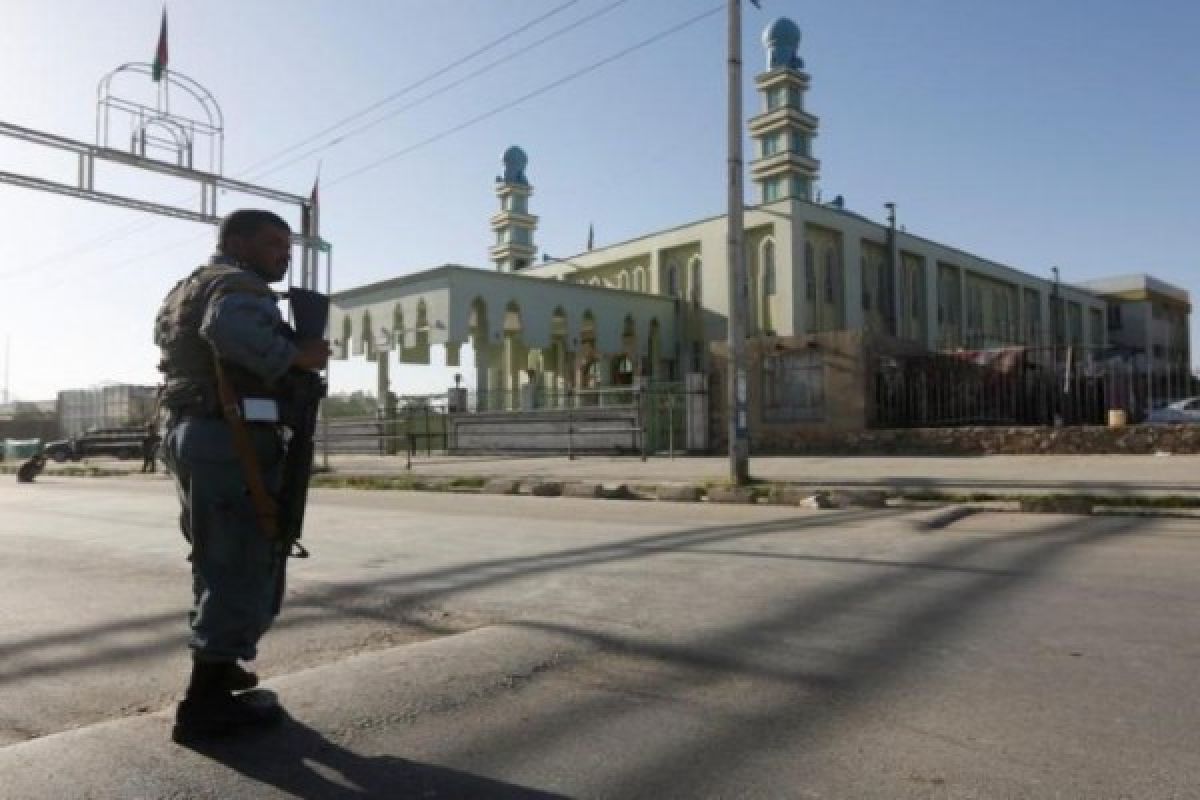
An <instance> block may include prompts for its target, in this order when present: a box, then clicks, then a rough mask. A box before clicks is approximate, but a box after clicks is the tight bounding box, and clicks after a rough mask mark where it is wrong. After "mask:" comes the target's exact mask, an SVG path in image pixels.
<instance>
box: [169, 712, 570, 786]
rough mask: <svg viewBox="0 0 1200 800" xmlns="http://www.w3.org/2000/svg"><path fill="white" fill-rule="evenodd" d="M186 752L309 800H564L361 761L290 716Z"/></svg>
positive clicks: (447, 772) (375, 759) (403, 763)
mask: <svg viewBox="0 0 1200 800" xmlns="http://www.w3.org/2000/svg"><path fill="white" fill-rule="evenodd" d="M187 746H188V748H189V749H191V750H193V751H195V752H197V753H199V754H201V755H203V756H206V757H208V758H211V759H212V760H214V761H217V762H219V763H221V764H224V765H225V766H227V767H229V768H230V769H233V770H236V771H237V772H239V773H241V774H242V775H245V776H246V777H248V778H250V779H252V780H255V781H258V782H259V783H262V784H264V785H267V786H273V787H275V788H277V789H280V790H282V791H284V792H288V793H290V794H291V795H294V796H295V797H300V798H305V800H318V798H331V800H346V799H347V798H355V800H362V799H363V798H375V797H379V798H410V797H411V798H439V797H444V798H456V800H457V798H489V799H490V798H502V799H504V798H507V800H551V798H563V797H565V795H559V794H554V793H552V792H544V791H541V790H538V789H529V788H525V787H521V786H515V785H513V784H509V783H504V782H502V781H496V780H492V779H490V778H484V777H480V776H478V775H471V774H470V773H466V772H460V771H458V770H454V769H449V768H447V767H438V766H434V765H431V764H422V763H420V762H416V761H409V760H407V759H404V758H397V757H395V756H361V755H359V754H357V753H354V752H352V751H350V750H347V749H346V748H344V747H342V746H341V745H338V744H335V743H334V742H331V741H329V739H327V738H325V736H324V735H322V734H321V733H320V732H318V731H316V730H314V729H312V728H310V727H309V726H307V725H305V724H304V723H302V722H300V721H299V720H296V719H295V718H293V717H290V716H289V717H287V718H285V720H284V722H283V723H282V724H281V725H280V726H279V727H277V728H272V729H270V730H268V731H261V732H258V733H253V734H246V735H241V736H235V737H231V738H229V739H220V740H214V741H211V742H206V743H204V744H190V745H187Z"/></svg>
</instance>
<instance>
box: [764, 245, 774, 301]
mask: <svg viewBox="0 0 1200 800" xmlns="http://www.w3.org/2000/svg"><path fill="white" fill-rule="evenodd" d="M762 282H763V294H764V295H766V296H767V297H771V296H772V295H774V294H775V243H774V242H773V241H771V240H770V239H768V240H767V241H766V243H765V244H763V248H762Z"/></svg>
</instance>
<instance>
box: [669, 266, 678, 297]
mask: <svg viewBox="0 0 1200 800" xmlns="http://www.w3.org/2000/svg"><path fill="white" fill-rule="evenodd" d="M667 294H668V295H670V296H671V297H678V296H679V267H678V266H677V265H675V264H668V265H667Z"/></svg>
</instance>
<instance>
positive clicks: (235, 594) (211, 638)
mask: <svg viewBox="0 0 1200 800" xmlns="http://www.w3.org/2000/svg"><path fill="white" fill-rule="evenodd" d="M171 422H172V423H173V424H171V427H170V429H169V430H168V432H167V435H166V437H165V438H164V440H163V446H164V459H163V460H164V461H166V463H167V466H168V467H169V469H170V471H171V474H172V475H173V476H174V478H175V486H176V489H177V491H178V493H179V499H180V504H181V506H182V511H181V515H180V525H181V527H182V528H183V532H184V535H185V536H187V537H188V538H189V539H190V540H191V543H192V589H193V606H192V611H191V613H190V615H189V617H190V625H191V630H192V636H191V641H190V646H191V648H192V650H193V651H194V653H195V657H196V658H197V659H199V660H202V661H233V660H235V659H243V660H247V661H249V660H253V659H254V657H255V655H256V654H257V647H258V640H259V639H260V638H261V637H262V635H263V634H264V633H266V631H267V629H268V628H269V627H270V626H271V622H272V621H273V619H274V616H275V607H274V606H275V593H276V589H277V586H276V580H277V578H278V575H279V569H280V567H281V565H282V561H283V559H284V558H285V557H286V555H285V554H284V553H283V548H282V547H281V545H280V544H279V543H278V542H276V541H272V540H269V539H267V538H266V537H265V536H264V535H263V533H262V531H261V530H260V527H259V524H258V520H257V519H256V518H255V514H254V506H253V504H252V503H251V500H250V495H249V492H248V490H247V488H246V482H245V480H244V479H243V477H242V467H241V464H240V463H239V461H238V459H237V453H236V451H235V450H234V449H233V439H232V434H231V432H230V430H229V426H228V424H227V423H226V422H225V421H224V420H221V419H216V418H209V417H192V416H185V417H181V418H179V419H178V420H172V421H171ZM247 427H248V430H249V432H250V436H251V441H252V442H253V444H254V448H255V451H256V452H257V455H258V461H259V466H260V468H261V469H262V472H263V478H264V482H265V483H266V486H267V491H268V492H271V493H276V492H277V491H278V489H279V483H280V480H281V475H282V466H283V442H282V438H281V436H280V434H279V432H278V431H277V429H276V428H275V427H274V426H272V425H263V424H255V423H251V424H248V426H247Z"/></svg>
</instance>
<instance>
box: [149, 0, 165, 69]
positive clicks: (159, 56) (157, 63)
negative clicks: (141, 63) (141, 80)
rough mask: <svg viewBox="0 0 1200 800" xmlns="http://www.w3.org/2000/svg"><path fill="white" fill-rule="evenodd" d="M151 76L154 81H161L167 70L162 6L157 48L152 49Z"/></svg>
mask: <svg viewBox="0 0 1200 800" xmlns="http://www.w3.org/2000/svg"><path fill="white" fill-rule="evenodd" d="M152 70H153V71H152V72H151V77H152V78H153V79H154V80H155V81H161V80H162V76H163V73H164V72H166V71H167V9H166V6H163V16H162V28H161V29H160V30H159V32H158V49H156V50H155V51H154V66H153V67H152Z"/></svg>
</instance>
